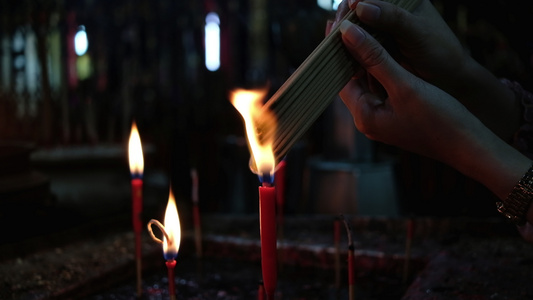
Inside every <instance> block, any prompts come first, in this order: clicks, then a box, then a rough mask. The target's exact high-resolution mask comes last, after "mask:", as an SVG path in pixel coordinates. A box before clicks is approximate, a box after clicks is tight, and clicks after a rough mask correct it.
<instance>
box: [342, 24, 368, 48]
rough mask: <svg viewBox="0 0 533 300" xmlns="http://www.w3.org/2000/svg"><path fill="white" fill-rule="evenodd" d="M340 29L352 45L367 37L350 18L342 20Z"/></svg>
mask: <svg viewBox="0 0 533 300" xmlns="http://www.w3.org/2000/svg"><path fill="white" fill-rule="evenodd" d="M339 30H340V31H341V33H342V35H343V36H344V38H345V39H346V41H347V42H348V43H350V44H351V45H352V46H357V45H359V44H360V43H361V42H362V41H363V40H364V39H365V38H366V37H365V34H364V33H363V32H362V31H361V29H360V28H359V27H357V26H355V25H354V24H353V23H352V22H350V21H348V20H344V21H342V23H341V25H340V27H339Z"/></svg>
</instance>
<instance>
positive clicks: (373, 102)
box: [339, 77, 384, 138]
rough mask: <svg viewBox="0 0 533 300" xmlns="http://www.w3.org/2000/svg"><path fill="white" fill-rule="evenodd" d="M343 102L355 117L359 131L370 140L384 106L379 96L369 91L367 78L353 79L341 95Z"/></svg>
mask: <svg viewBox="0 0 533 300" xmlns="http://www.w3.org/2000/svg"><path fill="white" fill-rule="evenodd" d="M339 96H340V97H341V99H342V101H343V102H344V104H345V105H346V107H347V108H348V110H349V111H350V113H351V115H352V116H353V120H354V123H355V126H356V127H357V129H358V130H359V131H360V132H361V133H363V134H365V135H366V136H367V137H369V138H373V135H372V132H374V131H375V130H374V129H375V128H377V123H376V122H377V121H378V119H377V118H376V116H377V114H378V113H379V110H380V108H381V107H382V105H383V103H384V102H383V101H382V99H380V98H379V96H377V95H375V94H373V93H371V92H369V91H368V87H367V78H366V77H362V78H359V79H352V80H351V81H350V82H348V84H347V85H346V86H345V87H344V88H343V89H342V90H341V92H340V93H339Z"/></svg>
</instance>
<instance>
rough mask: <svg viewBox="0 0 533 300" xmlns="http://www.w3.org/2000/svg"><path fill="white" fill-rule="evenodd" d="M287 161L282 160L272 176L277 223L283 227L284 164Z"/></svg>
mask: <svg viewBox="0 0 533 300" xmlns="http://www.w3.org/2000/svg"><path fill="white" fill-rule="evenodd" d="M286 165H287V163H286V162H285V160H282V161H281V162H280V163H279V164H278V167H277V169H276V175H275V177H274V179H275V182H276V207H277V214H278V224H279V226H280V228H282V227H283V206H284V205H285V166H286Z"/></svg>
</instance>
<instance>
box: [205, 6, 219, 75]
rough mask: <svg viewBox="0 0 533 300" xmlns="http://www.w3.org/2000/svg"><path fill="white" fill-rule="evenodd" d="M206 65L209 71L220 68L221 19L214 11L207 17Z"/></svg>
mask: <svg viewBox="0 0 533 300" xmlns="http://www.w3.org/2000/svg"><path fill="white" fill-rule="evenodd" d="M205 67H206V68H207V69H208V70H209V71H216V70H218V68H220V19H219V17H218V15H217V14H216V13H213V12H211V13H209V14H207V16H206V17H205Z"/></svg>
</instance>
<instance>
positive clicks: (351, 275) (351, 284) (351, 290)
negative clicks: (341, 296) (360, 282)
mask: <svg viewBox="0 0 533 300" xmlns="http://www.w3.org/2000/svg"><path fill="white" fill-rule="evenodd" d="M348 294H349V298H348V299H350V300H353V299H355V260H354V247H353V245H350V246H349V247H348Z"/></svg>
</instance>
